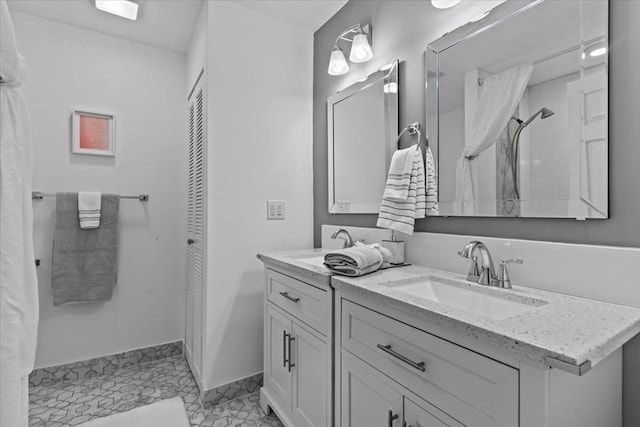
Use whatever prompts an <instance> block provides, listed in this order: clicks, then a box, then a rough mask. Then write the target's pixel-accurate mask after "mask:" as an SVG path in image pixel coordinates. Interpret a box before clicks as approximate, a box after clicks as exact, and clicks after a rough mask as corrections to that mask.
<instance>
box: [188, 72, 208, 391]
mask: <svg viewBox="0 0 640 427" xmlns="http://www.w3.org/2000/svg"><path fill="white" fill-rule="evenodd" d="M188 115H189V117H188V119H189V188H188V212H187V239H188V240H187V277H186V282H187V283H186V292H187V295H186V310H185V313H186V319H185V325H186V331H185V350H186V358H187V361H188V363H189V366H190V367H191V371H192V372H193V375H194V377H195V378H196V380H197V381H198V383H200V380H201V378H202V375H201V374H202V341H203V324H204V254H203V252H204V250H203V249H204V247H203V246H204V245H203V243H204V242H203V236H204V227H205V225H204V207H205V205H204V203H205V200H204V181H205V176H204V174H205V170H204V141H205V126H206V123H205V114H204V94H203V88H202V82H201V81H200V82H198V84H197V85H196V88H195V90H194V91H193V93H192V95H191V97H190V98H189V103H188Z"/></svg>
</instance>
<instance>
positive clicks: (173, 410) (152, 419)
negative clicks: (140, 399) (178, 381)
mask: <svg viewBox="0 0 640 427" xmlns="http://www.w3.org/2000/svg"><path fill="white" fill-rule="evenodd" d="M129 426H132V427H133V426H135V427H189V418H188V417H187V413H186V411H185V410H184V402H182V398H180V397H174V398H173V399H167V400H161V401H160V402H156V403H152V404H151V405H146V406H141V407H139V408H135V409H132V410H130V411H127V412H121V413H119V414H113V415H109V416H108V417H102V418H96V419H95V420H91V421H88V422H86V423H84V424H80V425H79V426H78V427H129Z"/></svg>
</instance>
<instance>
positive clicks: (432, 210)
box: [425, 147, 440, 216]
mask: <svg viewBox="0 0 640 427" xmlns="http://www.w3.org/2000/svg"><path fill="white" fill-rule="evenodd" d="M425 160H426V174H427V189H426V197H427V216H429V215H440V208H439V206H438V182H437V178H436V177H437V176H438V175H437V172H436V166H435V160H434V159H433V153H432V152H431V148H429V147H427V150H426V152H425Z"/></svg>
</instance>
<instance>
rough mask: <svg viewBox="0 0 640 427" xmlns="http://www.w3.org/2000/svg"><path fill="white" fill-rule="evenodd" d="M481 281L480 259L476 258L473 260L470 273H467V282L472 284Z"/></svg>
mask: <svg viewBox="0 0 640 427" xmlns="http://www.w3.org/2000/svg"><path fill="white" fill-rule="evenodd" d="M458 253H459V252H458ZM479 279H480V268H479V267H478V257H477V256H474V257H473V258H471V265H470V266H469V273H467V280H468V281H470V282H477V281H478V280H479Z"/></svg>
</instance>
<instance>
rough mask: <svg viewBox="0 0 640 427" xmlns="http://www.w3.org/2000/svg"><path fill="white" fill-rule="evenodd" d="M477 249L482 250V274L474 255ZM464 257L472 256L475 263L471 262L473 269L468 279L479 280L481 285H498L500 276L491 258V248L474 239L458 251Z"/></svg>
mask: <svg viewBox="0 0 640 427" xmlns="http://www.w3.org/2000/svg"><path fill="white" fill-rule="evenodd" d="M476 249H477V250H479V251H480V262H481V264H480V267H481V268H480V274H479V275H477V272H478V265H477V263H476V262H477V261H476V260H477V258H476V257H474V256H473V254H474V252H475V251H476ZM458 255H460V256H461V257H463V258H472V260H473V263H472V264H471V269H470V270H469V274H468V275H467V280H469V281H475V282H478V283H479V284H481V285H486V286H497V283H496V282H497V281H498V276H497V275H496V269H495V267H494V266H493V259H492V258H491V253H490V252H489V248H487V247H486V246H485V244H484V243H482V242H480V241H478V240H474V241H472V242H469V243H467V246H465V247H464V249H463V250H461V251H460V252H458Z"/></svg>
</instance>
